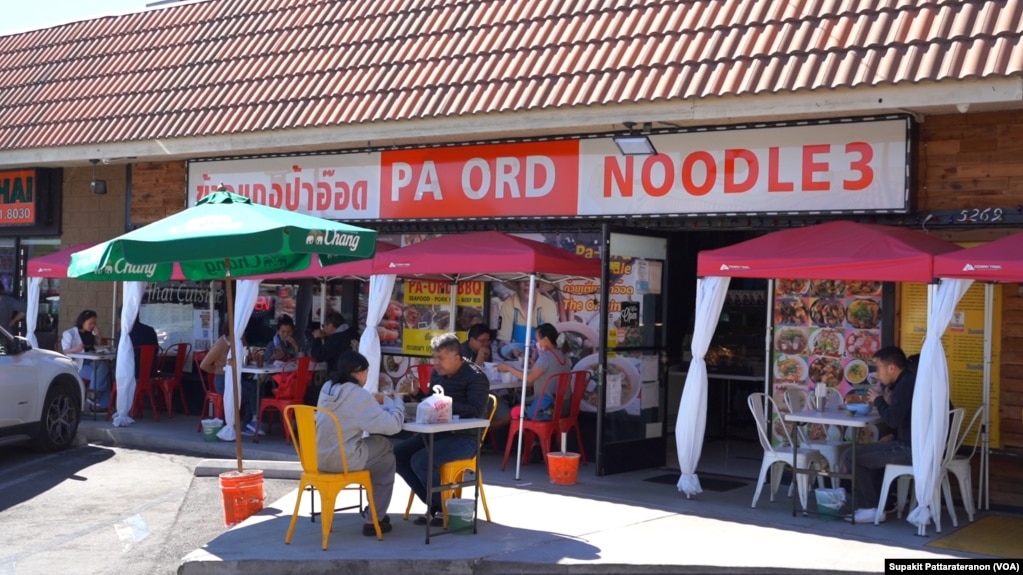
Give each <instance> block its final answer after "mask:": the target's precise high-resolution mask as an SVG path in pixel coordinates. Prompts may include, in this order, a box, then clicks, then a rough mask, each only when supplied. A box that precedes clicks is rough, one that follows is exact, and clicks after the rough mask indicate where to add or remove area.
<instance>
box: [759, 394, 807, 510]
mask: <svg viewBox="0 0 1023 575" xmlns="http://www.w3.org/2000/svg"><path fill="white" fill-rule="evenodd" d="M746 403H747V404H748V405H749V409H750V412H752V413H753V419H754V420H755V421H756V424H757V436H758V437H759V438H760V446H761V447H763V448H764V459H763V461H762V462H761V464H760V477H759V478H758V479H757V489H756V492H755V493H753V504H752V505H751V507H753V508H756V506H757V500H758V499H760V491H761V490H762V489H763V487H764V480H765V479H766V478H767V471H768V470H770V471H771V501H774V495H775V494H776V493H777V492H778V486H779V485H781V475H782V474H781V473H780V471H782V470H784V469H785V467H792V447H791V446H792V437H791V436H790V435H789V429H788V427H787V426H784V425H780V426H778V427H779V428H780V430H781V431H782V433H784V435H785V445H784V446H782V447H781V448H779V449H775V447H774V446H773V445H771V440H770V438H768V436H767V429H768V425H767V422H768V414H769V413H771V411H774V412H775V413H779V412H778V406H777V405H776V404H775V403H774V400H773V399H771V398H770V396H768V395H766V394H764V393H759V392H758V393H751V394H750V395H749V397H748V398H747V399H746ZM826 463H827V460H825V459H824V456H823V455H821V452H820V451H817V450H816V449H809V448H806V447H800V448H797V451H796V466H797V467H799V468H800V469H810V468H814V469H816V470H817V471H821V470H823V469H824V465H825V464H826ZM779 468H781V469H779ZM793 476H794V479H795V480H794V481H793V482H792V483H791V484H789V496H790V497H791V496H792V487H793V485H795V486H797V487H798V489H799V503H800V504H802V506H803V511H806V497H807V491H808V490H809V484H810V481H809V476H808V475H806V474H805V473H795V472H793ZM817 485H818V487H822V488H823V487H824V478H823V477H821V476H820V475H818V476H817Z"/></svg>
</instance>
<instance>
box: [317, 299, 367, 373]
mask: <svg viewBox="0 0 1023 575" xmlns="http://www.w3.org/2000/svg"><path fill="white" fill-rule="evenodd" d="M358 343H359V332H358V331H357V330H356V329H355V328H353V327H349V326H348V324H347V323H345V318H344V316H342V315H341V314H340V313H338V312H336V311H332V312H330V313H328V314H327V315H326V316H325V317H324V318H323V327H322V328H321V329H316V330H313V341H312V345H311V346H310V348H309V355H311V356H312V358H313V360H314V361H316V362H317V363H326V364H327V365H337V360H338V358H340V357H341V354H342V353H344V352H346V351H354V350H355V348H356V347H357V346H358Z"/></svg>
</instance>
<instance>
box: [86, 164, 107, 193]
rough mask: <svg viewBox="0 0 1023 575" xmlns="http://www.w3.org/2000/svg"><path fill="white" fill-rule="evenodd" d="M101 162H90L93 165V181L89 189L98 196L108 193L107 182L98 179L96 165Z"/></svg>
mask: <svg viewBox="0 0 1023 575" xmlns="http://www.w3.org/2000/svg"><path fill="white" fill-rule="evenodd" d="M99 162H100V161H99V160H89V163H90V164H92V180H91V181H90V182H89V189H90V190H92V193H94V194H96V195H97V196H102V195H105V194H106V193H107V181H106V180H101V179H99V178H97V177H96V164H98V163H99Z"/></svg>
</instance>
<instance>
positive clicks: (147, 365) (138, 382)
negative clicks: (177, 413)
mask: <svg viewBox="0 0 1023 575" xmlns="http://www.w3.org/2000/svg"><path fill="white" fill-rule="evenodd" d="M136 347H137V348H138V349H140V350H141V353H140V354H139V376H138V377H137V378H135V398H134V399H133V401H132V402H131V410H130V411H129V413H128V414H129V415H130V416H131V417H134V418H136V419H142V404H143V401H144V400H145V398H146V396H149V407H150V408H151V409H152V410H153V421H160V414H159V413H158V412H157V410H156V396H155V394H154V393H153V379H152V373H153V362H154V361H156V346H155V345H140V346H136ZM116 404H117V381H116V380H114V384H113V386H112V389H111V391H110V405H108V406H107V419H108V420H109V419H110V418H111V417H113V413H114V405H116Z"/></svg>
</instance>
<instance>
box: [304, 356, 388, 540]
mask: <svg viewBox="0 0 1023 575" xmlns="http://www.w3.org/2000/svg"><path fill="white" fill-rule="evenodd" d="M368 369H369V362H368V361H367V360H366V358H365V356H363V355H362V354H361V353H358V352H355V351H350V352H346V353H344V354H342V355H341V357H339V358H338V361H337V371H336V372H335V373H332V374H331V378H330V380H328V381H327V382H326V383H324V384H323V387H322V388H321V390H320V397H319V401H318V402H317V405H318V406H319V407H321V408H323V409H327V410H330V411H331V412H332V413H333V414H334V415H336V416H337V419H338V421H340V422H341V429H342V432H343V440H344V450H345V457H346V458H347V459H348V470H349V471H359V470H363V469H367V470H369V473H370V477H372V481H373V504H374V505H375V506H376V509H377V514H378V515H379V516H380V529H381V531H383V532H384V533H387V532H388V531H390V530H391V521H390V518H389V517H387V507H388V506H389V505H390V504H391V492H392V491H393V489H394V452H393V451H392V449H391V441H390V440H389V439H387V438H386V437H383V435H393V434H395V433H398V432H399V431H401V426H402V424H403V423H404V422H405V406H404V405H403V404H402V402H401V400H400V399H392V398H390V397H387V396H380V395H377V396H374V395H373V394H371V393H370V392H368V391H366V390H365V389H363V386H364V385H366V375H367V373H368V372H367V370H368ZM363 432H366V433H369V434H371V435H368V436H367V437H363ZM373 434H376V435H373ZM316 445H317V452H318V454H319V461H320V471H326V472H335V473H339V472H341V471H343V470H342V468H341V446H340V445H338V442H337V431H336V430H335V428H334V425H333V422H331V421H330V420H329V419H327V418H317V420H316ZM363 518H364V520H365V523H363V526H362V534H363V535H366V536H376V530H375V529H374V528H373V523H372V520H371V519H370V516H369V513H367V512H364V513H363Z"/></svg>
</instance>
